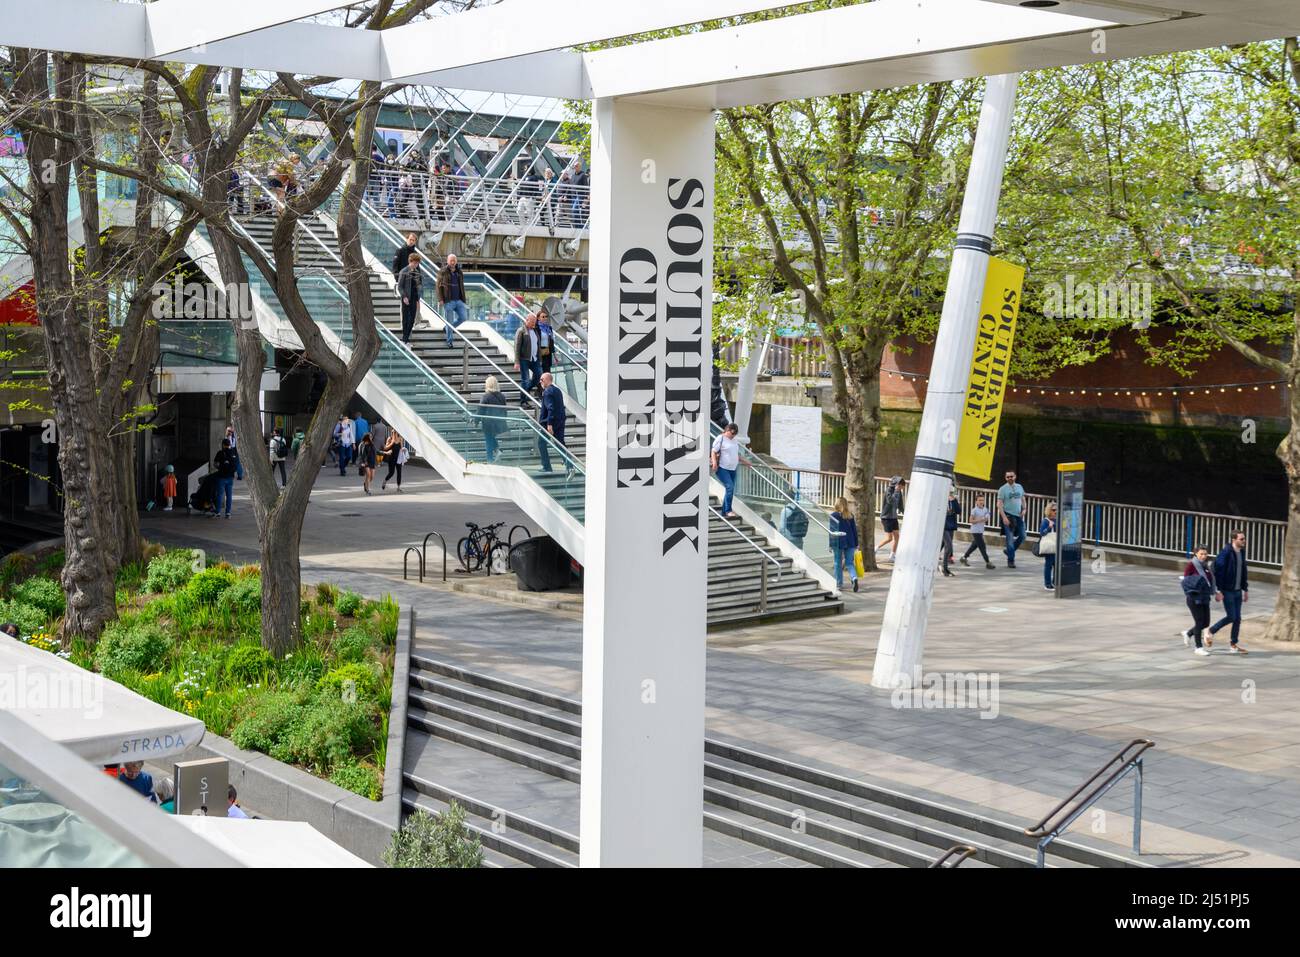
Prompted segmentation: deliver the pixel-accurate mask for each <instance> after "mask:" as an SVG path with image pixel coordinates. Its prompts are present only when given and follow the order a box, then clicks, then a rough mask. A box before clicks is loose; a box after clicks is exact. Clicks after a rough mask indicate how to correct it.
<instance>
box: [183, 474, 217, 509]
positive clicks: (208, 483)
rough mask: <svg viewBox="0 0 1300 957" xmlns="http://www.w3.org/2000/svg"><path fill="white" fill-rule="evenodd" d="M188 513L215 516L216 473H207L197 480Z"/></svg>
mask: <svg viewBox="0 0 1300 957" xmlns="http://www.w3.org/2000/svg"><path fill="white" fill-rule="evenodd" d="M188 510H189V511H199V512H207V513H208V514H210V515H216V514H217V473H216V472H209V473H208V474H207V475H205V476H203V478H201V479H199V485H198V488H196V489H195V490H194V494H193V495H191V496H190V504H189V509H188Z"/></svg>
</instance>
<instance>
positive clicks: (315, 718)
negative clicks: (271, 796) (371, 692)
mask: <svg viewBox="0 0 1300 957" xmlns="http://www.w3.org/2000/svg"><path fill="white" fill-rule="evenodd" d="M378 714H379V711H378V709H377V708H376V707H375V705H374V704H373V703H371V702H366V701H360V700H358V701H355V702H347V701H344V700H342V698H338V697H331V696H329V695H319V696H317V697H316V698H315V699H314V700H313V701H312V703H311V704H309V705H308V706H307V707H306V708H305V709H304V710H303V711H302V712H301V714H300V715H299V717H298V718H297V719H295V720H294V721H293V722H292V723H291V724H290V725H289V727H288V729H287V730H286V732H285V734H284V735H283V736H282V737H281V738H280V740H279V741H277V742H276V743H275V744H274V745H272V747H271V750H270V755H271V757H273V758H275V759H276V760H278V761H290V762H293V763H295V764H301V765H303V766H304V767H308V768H312V769H313V770H315V771H317V772H320V771H325V770H328V769H330V768H332V767H335V766H336V765H339V764H345V763H347V762H349V761H352V760H355V758H356V757H357V756H358V755H362V754H369V753H370V752H371V751H373V750H374V747H375V743H376V741H377V740H378V737H379V729H378V728H377V727H376V725H377V723H378V722H377V718H378Z"/></svg>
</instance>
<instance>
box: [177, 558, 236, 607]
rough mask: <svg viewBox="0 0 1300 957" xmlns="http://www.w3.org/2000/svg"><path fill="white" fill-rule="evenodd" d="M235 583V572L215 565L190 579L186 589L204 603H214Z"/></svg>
mask: <svg viewBox="0 0 1300 957" xmlns="http://www.w3.org/2000/svg"><path fill="white" fill-rule="evenodd" d="M234 584H235V576H234V573H233V572H229V571H227V570H226V569H224V568H219V567H213V568H205V569H203V571H201V572H199V573H198V574H196V575H195V576H194V577H193V578H191V579H190V583H189V584H188V585H186V586H185V590H186V591H188V592H189V593H190V594H191V595H193V596H194V599H195V600H196V601H198V602H199V603H200V604H203V605H211V604H214V603H215V602H216V601H217V599H219V598H220V597H221V596H222V595H223V594H225V592H226V591H227V590H228V589H229V588H230V587H231V586H232V585H234Z"/></svg>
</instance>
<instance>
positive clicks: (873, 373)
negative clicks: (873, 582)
mask: <svg viewBox="0 0 1300 957" xmlns="http://www.w3.org/2000/svg"><path fill="white" fill-rule="evenodd" d="M846 358H847V360H848V361H847V362H846V365H847V367H848V375H847V376H846V377H845V392H846V398H847V406H848V408H847V409H846V411H847V413H848V415H847V419H846V422H845V425H846V428H847V430H848V456H847V462H846V464H845V468H844V472H845V476H844V495H845V497H846V498H847V499H848V500H849V501H850V502H851V503H852V504H853V513H854V514H855V515H857V517H858V538H859V540H860V541H861V542H862V562H863V564H864V565H865V566H866V568H867V570H868V571H876V570H877V569H878V567H879V566H877V565H876V539H875V535H876V443H877V440H878V439H879V436H880V358H881V350H880V349H875V348H870V347H868V348H864V349H861V350H858V351H855V352H853V353H852V354H851V355H849V356H847V357H846Z"/></svg>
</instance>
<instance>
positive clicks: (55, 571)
mask: <svg viewBox="0 0 1300 957" xmlns="http://www.w3.org/2000/svg"><path fill="white" fill-rule="evenodd" d="M65 557H66V556H65V555H64V552H63V549H61V548H58V549H55V550H54V551H52V552H50V553H49V554H48V555H42V556H41V557H40V558H38V559H37V560H36V563H35V565H34V566H33V567H32V574H33V575H49V576H51V577H53V578H57V577H58V575H59V573H60V572H61V571H63V562H64V559H65Z"/></svg>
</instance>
